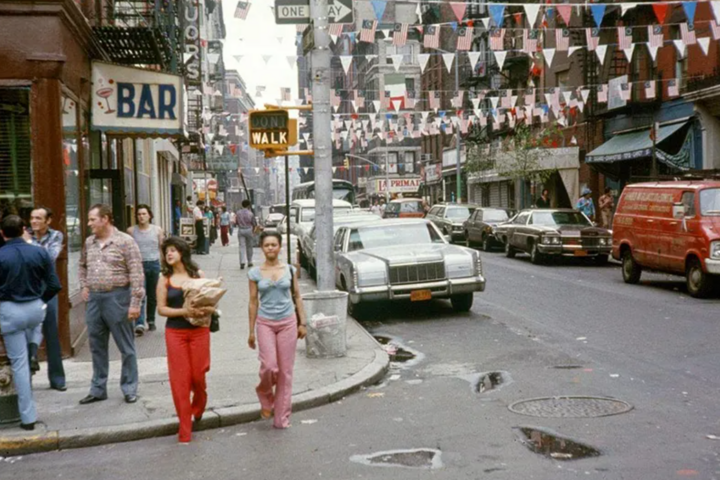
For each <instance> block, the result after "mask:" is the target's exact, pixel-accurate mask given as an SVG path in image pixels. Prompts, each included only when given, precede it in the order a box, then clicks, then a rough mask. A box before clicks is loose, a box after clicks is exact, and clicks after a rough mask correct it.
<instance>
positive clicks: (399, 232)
mask: <svg viewBox="0 0 720 480" xmlns="http://www.w3.org/2000/svg"><path fill="white" fill-rule="evenodd" d="M444 242H445V240H443V238H442V237H441V236H440V234H438V232H437V230H436V229H435V228H434V227H433V226H432V225H430V224H426V223H412V224H407V225H390V226H385V225H379V226H373V227H363V228H356V229H353V230H352V231H351V232H350V245H349V248H348V249H349V250H350V251H354V250H362V249H365V248H376V247H387V246H388V245H393V246H397V245H413V244H429V243H444Z"/></svg>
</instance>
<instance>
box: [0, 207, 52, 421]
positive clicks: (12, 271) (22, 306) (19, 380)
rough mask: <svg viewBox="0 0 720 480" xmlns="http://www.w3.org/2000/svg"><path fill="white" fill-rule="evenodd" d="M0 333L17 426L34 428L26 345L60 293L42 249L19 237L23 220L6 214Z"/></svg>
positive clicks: (0, 254)
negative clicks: (10, 375) (10, 377)
mask: <svg viewBox="0 0 720 480" xmlns="http://www.w3.org/2000/svg"><path fill="white" fill-rule="evenodd" d="M0 232H2V237H3V238H4V239H5V245H3V247H2V248H0V332H2V337H3V340H4V341H5V350H7V355H8V357H9V358H10V362H11V365H12V371H13V382H14V384H15V390H17V393H18V405H19V407H20V421H21V423H20V427H21V428H23V429H24V430H33V429H35V422H36V421H37V410H36V409H35V400H34V399H33V394H32V384H31V383H30V364H29V360H28V358H29V356H28V344H29V343H31V342H32V341H33V339H34V338H36V337H37V336H38V334H39V330H40V329H41V325H42V322H43V320H44V319H45V310H46V303H47V302H49V301H50V300H51V299H52V298H54V297H55V295H57V293H58V292H59V291H60V289H61V287H60V280H58V277H57V275H56V274H55V266H54V265H53V261H52V259H51V258H50V255H49V254H48V252H47V251H45V249H44V248H40V247H38V246H37V245H33V244H31V243H28V242H26V241H25V239H23V238H22V234H23V221H22V219H21V218H20V217H18V216H17V215H9V216H7V217H5V218H3V220H2V222H0Z"/></svg>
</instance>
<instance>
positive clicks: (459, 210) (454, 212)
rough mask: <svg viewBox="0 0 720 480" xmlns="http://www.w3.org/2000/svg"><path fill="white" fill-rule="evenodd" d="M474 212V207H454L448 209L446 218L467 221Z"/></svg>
mask: <svg viewBox="0 0 720 480" xmlns="http://www.w3.org/2000/svg"><path fill="white" fill-rule="evenodd" d="M474 211H475V208H472V207H453V208H448V210H447V214H446V215H445V216H446V217H447V218H451V219H453V220H467V219H468V218H469V217H470V215H472V213H473V212H474Z"/></svg>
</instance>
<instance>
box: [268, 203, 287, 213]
mask: <svg viewBox="0 0 720 480" xmlns="http://www.w3.org/2000/svg"><path fill="white" fill-rule="evenodd" d="M285 212H286V210H285V205H273V206H272V207H270V213H279V214H280V215H285Z"/></svg>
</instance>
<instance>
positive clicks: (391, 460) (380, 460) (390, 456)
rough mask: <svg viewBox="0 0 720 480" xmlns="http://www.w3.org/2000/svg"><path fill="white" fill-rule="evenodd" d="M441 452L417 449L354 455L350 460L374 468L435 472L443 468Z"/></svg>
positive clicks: (431, 449)
mask: <svg viewBox="0 0 720 480" xmlns="http://www.w3.org/2000/svg"><path fill="white" fill-rule="evenodd" d="M440 455H441V452H440V450H436V449H433V448H415V449H407V450H389V451H387V452H377V453H371V454H369V455H353V456H352V457H350V460H351V461H353V462H356V463H362V464H363V465H369V466H373V467H405V468H421V469H426V470H435V469H438V468H440V467H442V460H441V458H440Z"/></svg>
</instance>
